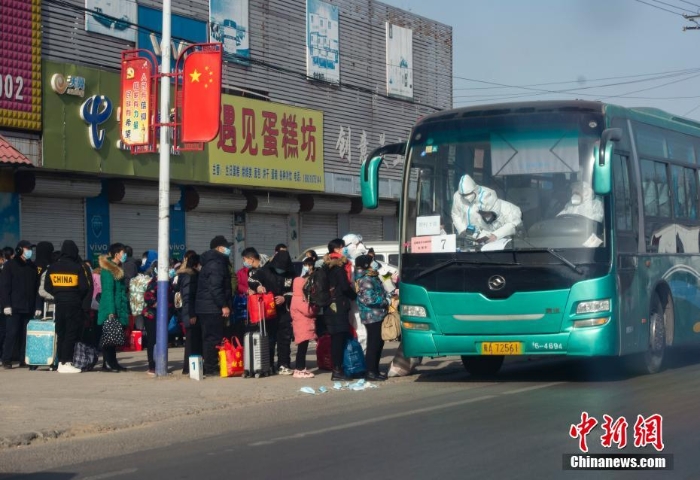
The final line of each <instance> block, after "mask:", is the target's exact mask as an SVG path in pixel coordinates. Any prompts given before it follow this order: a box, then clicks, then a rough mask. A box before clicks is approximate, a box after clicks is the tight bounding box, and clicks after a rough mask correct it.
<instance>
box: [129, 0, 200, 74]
mask: <svg viewBox="0 0 700 480" xmlns="http://www.w3.org/2000/svg"><path fill="white" fill-rule="evenodd" d="M138 12H139V34H138V48H143V49H144V50H149V51H151V52H153V53H154V54H155V56H156V57H157V58H158V65H160V62H161V59H160V58H161V57H160V43H161V34H160V32H161V31H162V29H163V12H161V11H160V10H155V9H153V8H148V7H142V6H140V5H139V7H138ZM170 21H171V30H172V32H171V34H172V38H173V40H172V43H171V46H170V55H171V57H170V63H171V65H170V71H171V72H172V71H174V70H175V60H177V57H179V56H180V54H181V53H182V51H183V50H184V49H185V48H187V47H188V46H189V45H192V44H193V43H206V41H207V23H206V22H202V21H200V20H195V19H193V18H187V17H183V16H180V15H175V14H173V15H172V16H171V18H170Z"/></svg>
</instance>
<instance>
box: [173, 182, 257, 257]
mask: <svg viewBox="0 0 700 480" xmlns="http://www.w3.org/2000/svg"><path fill="white" fill-rule="evenodd" d="M183 203H184V206H185V210H186V212H187V213H186V214H185V215H186V216H185V231H186V244H187V249H188V250H194V251H196V252H197V253H199V254H202V253H204V252H206V251H207V250H209V243H210V242H211V239H212V238H214V237H215V236H217V235H223V236H224V237H226V239H227V240H229V241H235V234H234V217H235V212H242V211H243V210H245V208H246V206H247V205H248V200H247V199H246V197H245V196H244V195H242V194H240V193H236V192H231V190H230V189H219V190H217V189H207V188H201V187H188V188H186V189H185V191H184V193H183Z"/></svg>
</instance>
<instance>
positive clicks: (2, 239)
mask: <svg viewBox="0 0 700 480" xmlns="http://www.w3.org/2000/svg"><path fill="white" fill-rule="evenodd" d="M19 241H20V238H19V195H18V194H16V193H10V192H0V245H2V246H3V247H4V246H5V245H8V246H10V247H12V248H14V246H15V245H17V242H19Z"/></svg>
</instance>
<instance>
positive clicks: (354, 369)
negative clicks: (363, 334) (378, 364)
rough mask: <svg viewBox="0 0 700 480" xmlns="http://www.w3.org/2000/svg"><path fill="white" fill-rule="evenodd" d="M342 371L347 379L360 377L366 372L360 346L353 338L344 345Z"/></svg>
mask: <svg viewBox="0 0 700 480" xmlns="http://www.w3.org/2000/svg"><path fill="white" fill-rule="evenodd" d="M343 370H344V371H345V376H347V377H354V376H357V375H361V374H364V373H365V372H366V371H367V367H366V365H365V355H364V353H363V352H362V346H361V345H360V342H358V341H357V340H355V339H354V338H351V339H350V340H348V341H347V343H346V344H345V351H344V352H343Z"/></svg>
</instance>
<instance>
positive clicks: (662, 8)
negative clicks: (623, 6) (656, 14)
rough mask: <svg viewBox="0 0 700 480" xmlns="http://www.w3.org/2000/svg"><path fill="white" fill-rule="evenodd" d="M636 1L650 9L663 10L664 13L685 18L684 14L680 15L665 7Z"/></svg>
mask: <svg viewBox="0 0 700 480" xmlns="http://www.w3.org/2000/svg"><path fill="white" fill-rule="evenodd" d="M634 1H635V2H639V3H643V4H644V5H649V6H650V7H653V8H656V9H659V10H663V11H664V12H668V13H672V14H674V15H678V16H681V17H682V16H683V15H682V14H680V13H678V12H674V11H671V10H669V9H667V8H664V7H659V6H658V5H654V4H653V3H647V2H644V1H643V0H634Z"/></svg>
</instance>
